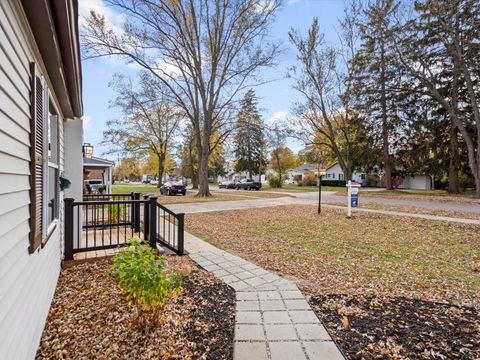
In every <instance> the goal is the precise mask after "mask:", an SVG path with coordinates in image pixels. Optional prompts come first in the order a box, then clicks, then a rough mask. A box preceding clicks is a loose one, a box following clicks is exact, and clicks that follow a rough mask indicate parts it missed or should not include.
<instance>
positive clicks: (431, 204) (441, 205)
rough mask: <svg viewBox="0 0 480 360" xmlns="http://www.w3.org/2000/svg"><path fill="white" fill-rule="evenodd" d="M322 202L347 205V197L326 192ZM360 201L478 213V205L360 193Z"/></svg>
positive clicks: (315, 196) (302, 195)
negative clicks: (370, 195) (383, 196)
mask: <svg viewBox="0 0 480 360" xmlns="http://www.w3.org/2000/svg"><path fill="white" fill-rule="evenodd" d="M297 198H301V199H309V200H315V201H317V200H318V194H317V193H312V192H306V193H299V194H298V195H297ZM323 201H335V202H344V203H345V204H346V203H347V197H346V196H341V195H335V193H334V192H331V191H326V192H324V193H322V202H323ZM360 201H363V202H371V203H378V204H386V205H405V206H415V207H419V208H425V209H433V210H451V211H465V212H472V213H480V204H478V205H474V204H456V203H447V202H440V201H423V200H420V201H417V200H403V199H395V198H391V199H387V198H378V197H368V195H363V194H362V193H361V191H360Z"/></svg>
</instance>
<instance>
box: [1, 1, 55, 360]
mask: <svg viewBox="0 0 480 360" xmlns="http://www.w3.org/2000/svg"><path fill="white" fill-rule="evenodd" d="M15 1H16V0H2V1H0V165H1V166H0V289H1V291H0V359H15V360H16V359H33V358H34V357H35V353H36V350H37V347H38V344H39V341H40V337H41V334H42V331H43V327H44V324H45V320H46V317H47V314H48V309H49V307H50V302H51V299H52V297H53V293H54V291H55V286H56V283H57V279H58V275H59V272H60V261H61V241H60V240H61V238H62V232H63V221H62V219H63V199H61V200H60V220H59V222H58V223H57V227H56V229H55V231H54V232H53V233H52V235H51V237H50V239H49V241H48V243H47V244H46V246H45V247H44V248H43V249H39V250H37V251H36V252H35V253H34V254H31V255H30V254H29V253H28V246H29V240H28V234H29V222H28V221H29V202H30V197H29V188H30V184H29V171H30V168H29V160H30V153H29V146H30V145H29V144H30V138H29V133H30V122H29V102H30V100H29V74H30V73H29V63H30V61H35V62H36V63H37V64H39V65H40V68H43V67H42V66H41V59H39V58H36V57H35V55H34V54H35V53H36V52H35V44H33V43H32V40H31V38H30V37H29V35H28V34H27V31H25V30H24V29H22V27H21V25H20V24H21V23H22V22H21V21H20V19H21V17H22V16H23V14H22V13H21V12H19V11H18V9H19V7H18V5H16V3H15ZM43 75H44V76H46V74H43ZM50 90H51V89H50ZM59 129H60V171H63V158H64V155H63V154H64V146H63V120H62V116H61V114H59Z"/></svg>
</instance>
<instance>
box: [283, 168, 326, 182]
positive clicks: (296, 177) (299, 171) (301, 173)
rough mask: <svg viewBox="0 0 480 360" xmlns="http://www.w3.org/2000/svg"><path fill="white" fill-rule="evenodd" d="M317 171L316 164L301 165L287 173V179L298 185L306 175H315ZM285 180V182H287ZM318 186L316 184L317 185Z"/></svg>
mask: <svg viewBox="0 0 480 360" xmlns="http://www.w3.org/2000/svg"><path fill="white" fill-rule="evenodd" d="M317 171H318V165H317V164H303V165H300V166H298V167H296V168H294V169H291V170H289V171H288V172H287V179H288V180H290V181H292V182H295V183H298V182H300V181H302V180H303V178H304V177H305V175H307V174H308V173H312V174H315V172H317ZM288 180H286V181H288ZM317 185H318V184H317Z"/></svg>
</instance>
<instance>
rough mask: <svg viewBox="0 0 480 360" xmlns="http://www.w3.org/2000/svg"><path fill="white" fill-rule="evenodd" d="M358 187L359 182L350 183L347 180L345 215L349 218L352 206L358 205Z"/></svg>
mask: <svg viewBox="0 0 480 360" xmlns="http://www.w3.org/2000/svg"><path fill="white" fill-rule="evenodd" d="M359 187H360V184H352V182H351V181H350V180H348V183H347V191H348V196H347V201H348V206H347V217H349V218H350V217H352V207H358V188H359Z"/></svg>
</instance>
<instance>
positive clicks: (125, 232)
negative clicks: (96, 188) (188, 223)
mask: <svg viewBox="0 0 480 360" xmlns="http://www.w3.org/2000/svg"><path fill="white" fill-rule="evenodd" d="M150 234H154V235H153V236H150ZM135 235H136V236H140V237H141V238H143V239H144V240H147V241H148V242H149V243H150V245H151V246H152V247H153V248H156V246H157V243H159V244H160V245H161V246H164V247H166V248H168V249H170V250H172V251H174V252H175V253H176V254H178V255H183V254H184V214H183V213H179V214H177V213H175V212H173V211H171V210H169V209H167V208H166V207H164V206H163V205H160V204H158V202H157V197H155V196H152V197H148V196H143V197H142V198H141V195H140V194H139V193H131V194H94V195H84V198H83V201H75V200H74V199H71V198H68V199H65V260H73V255H74V254H75V253H78V252H85V251H96V250H106V249H113V248H117V247H119V246H122V245H124V244H125V243H126V242H127V241H128V240H129V239H130V238H131V237H133V236H135Z"/></svg>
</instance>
